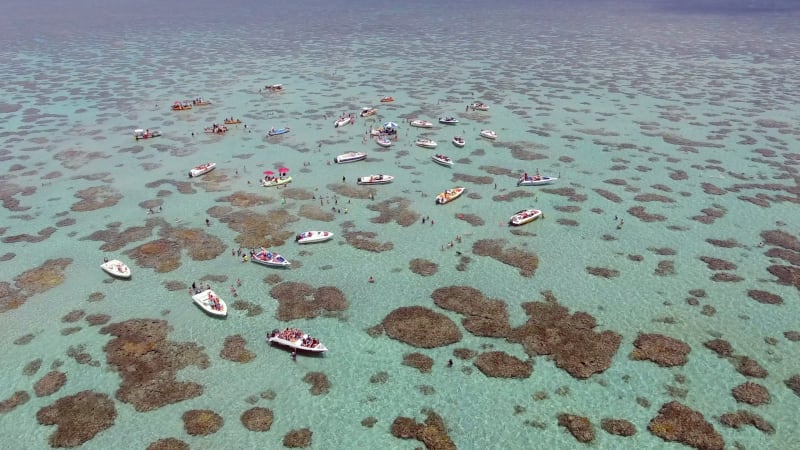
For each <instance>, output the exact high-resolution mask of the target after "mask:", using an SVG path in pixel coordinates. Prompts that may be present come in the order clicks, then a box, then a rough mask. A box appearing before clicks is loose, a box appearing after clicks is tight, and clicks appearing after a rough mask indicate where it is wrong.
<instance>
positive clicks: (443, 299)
mask: <svg viewBox="0 0 800 450" xmlns="http://www.w3.org/2000/svg"><path fill="white" fill-rule="evenodd" d="M431 297H432V298H433V302H434V303H435V304H436V306H438V307H440V308H443V309H447V310H449V311H454V312H457V313H459V314H462V315H464V319H463V320H462V325H464V328H465V329H466V330H467V331H469V332H470V333H472V334H474V335H476V336H488V337H506V336H508V333H509V331H511V325H510V323H509V318H508V311H507V309H506V304H505V302H503V301H502V300H495V299H488V298H486V297H484V295H483V293H482V292H481V291H479V290H477V289H475V288H472V287H469V286H450V287H443V288H439V289H436V290H435V291H433V293H432V294H431Z"/></svg>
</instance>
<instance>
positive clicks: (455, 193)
mask: <svg viewBox="0 0 800 450" xmlns="http://www.w3.org/2000/svg"><path fill="white" fill-rule="evenodd" d="M465 190H466V188H463V187H454V188H453V189H448V190H446V191H444V192H442V193H440V194H438V195H437V196H436V204H437V205H444V204H445V203H450V202H452V201H453V200H455V199H457V198H458V197H461V194H463V193H464V191H465Z"/></svg>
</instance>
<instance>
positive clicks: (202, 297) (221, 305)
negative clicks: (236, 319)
mask: <svg viewBox="0 0 800 450" xmlns="http://www.w3.org/2000/svg"><path fill="white" fill-rule="evenodd" d="M192 300H193V301H194V302H195V303H196V304H197V306H199V307H201V308H203V311H205V312H207V313H209V314H211V315H212V316H221V317H224V316H227V315H228V305H226V304H225V301H224V300H222V299H221V298H219V296H217V294H215V293H214V291H212V290H211V289H207V290H205V291H203V292H200V293H199V294H195V295H193V296H192Z"/></svg>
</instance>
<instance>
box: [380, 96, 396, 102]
mask: <svg viewBox="0 0 800 450" xmlns="http://www.w3.org/2000/svg"><path fill="white" fill-rule="evenodd" d="M393 101H394V97H383V98H382V99H381V103H391V102H393Z"/></svg>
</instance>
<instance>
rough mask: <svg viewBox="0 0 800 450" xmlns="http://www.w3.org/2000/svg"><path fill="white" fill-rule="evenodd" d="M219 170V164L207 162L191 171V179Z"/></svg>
mask: <svg viewBox="0 0 800 450" xmlns="http://www.w3.org/2000/svg"><path fill="white" fill-rule="evenodd" d="M216 168H217V163H213V162H207V163H205V164H200V165H199V166H194V168H193V169H191V170H189V178H194V177H199V176H200V175H205V174H207V173H208V172H211V171H212V170H214V169H216Z"/></svg>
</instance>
